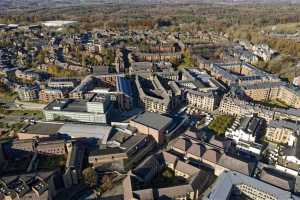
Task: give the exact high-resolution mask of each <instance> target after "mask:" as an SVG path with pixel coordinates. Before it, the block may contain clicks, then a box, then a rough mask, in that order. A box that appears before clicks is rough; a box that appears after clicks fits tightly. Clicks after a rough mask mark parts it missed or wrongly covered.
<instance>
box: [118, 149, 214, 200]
mask: <svg viewBox="0 0 300 200" xmlns="http://www.w3.org/2000/svg"><path fill="white" fill-rule="evenodd" d="M166 167H168V168H169V170H172V171H174V174H175V177H180V178H181V180H182V181H183V180H185V182H183V183H182V184H180V185H171V186H166V187H157V186H155V188H154V187H151V186H150V187H149V186H148V187H147V184H149V183H150V182H151V181H152V180H153V178H154V177H157V176H158V175H159V174H160V173H161V172H162V171H163V170H164V169H166ZM211 175H212V174H210V173H209V172H205V171H203V170H200V169H198V168H196V167H194V166H192V165H190V164H187V163H184V162H183V161H181V160H179V159H178V158H177V157H176V156H174V155H172V154H170V153H168V152H159V153H157V154H154V155H152V156H150V157H148V158H147V159H146V160H145V161H144V162H142V163H141V164H140V165H138V166H137V167H136V168H135V169H134V170H133V171H132V172H129V174H128V175H127V177H126V178H125V179H124V181H123V188H124V199H125V200H132V199H139V200H143V199H149V200H154V199H162V198H167V199H192V200H196V199H198V197H199V194H200V193H201V192H203V191H204V189H205V188H206V187H207V186H208V184H209V179H210V177H211ZM143 186H145V187H143Z"/></svg>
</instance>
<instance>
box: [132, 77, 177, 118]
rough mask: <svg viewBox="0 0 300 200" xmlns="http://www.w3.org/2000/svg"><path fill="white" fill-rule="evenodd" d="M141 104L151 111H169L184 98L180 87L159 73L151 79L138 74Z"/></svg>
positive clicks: (137, 81)
mask: <svg viewBox="0 0 300 200" xmlns="http://www.w3.org/2000/svg"><path fill="white" fill-rule="evenodd" d="M135 83H136V86H137V89H138V94H139V99H140V103H141V105H142V106H143V107H144V108H145V109H146V110H147V111H150V112H159V113H168V112H171V111H173V109H175V108H176V107H177V106H178V105H179V103H180V102H181V100H182V93H181V90H180V88H179V87H178V86H177V84H176V83H175V82H174V81H169V80H167V79H164V78H163V77H160V76H157V75H151V76H150V78H149V79H147V78H143V77H141V76H136V79H135Z"/></svg>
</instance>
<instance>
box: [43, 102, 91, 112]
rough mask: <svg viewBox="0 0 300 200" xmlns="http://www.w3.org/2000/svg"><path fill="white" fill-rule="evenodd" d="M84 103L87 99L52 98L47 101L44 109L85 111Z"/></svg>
mask: <svg viewBox="0 0 300 200" xmlns="http://www.w3.org/2000/svg"><path fill="white" fill-rule="evenodd" d="M86 103H87V101H85V100H78V99H65V100H54V101H52V102H51V103H49V104H48V105H47V106H46V107H45V108H44V109H45V110H51V111H67V112H86V111H87V106H86ZM57 108H60V109H57Z"/></svg>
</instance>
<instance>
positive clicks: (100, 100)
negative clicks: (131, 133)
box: [43, 94, 111, 124]
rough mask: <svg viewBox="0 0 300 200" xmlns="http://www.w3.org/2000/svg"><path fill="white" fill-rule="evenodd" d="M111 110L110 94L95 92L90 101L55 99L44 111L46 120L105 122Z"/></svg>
mask: <svg viewBox="0 0 300 200" xmlns="http://www.w3.org/2000/svg"><path fill="white" fill-rule="evenodd" d="M110 110H111V106H110V99H109V96H107V95H97V94H95V95H93V96H92V97H91V98H90V99H89V100H88V101H86V100H78V99H63V100H54V101H52V102H51V103H49V104H48V105H47V106H46V107H45V108H44V109H43V112H44V115H45V119H46V121H53V120H58V121H59V120H69V121H80V122H93V123H104V124H105V123H107V122H108V120H109V116H110Z"/></svg>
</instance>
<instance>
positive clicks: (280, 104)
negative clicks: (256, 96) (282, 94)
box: [264, 99, 289, 108]
mask: <svg viewBox="0 0 300 200" xmlns="http://www.w3.org/2000/svg"><path fill="white" fill-rule="evenodd" d="M264 105H265V106H269V107H272V108H274V107H278V108H289V106H288V105H287V104H286V103H285V102H283V101H280V100H279V99H275V100H270V101H267V102H264Z"/></svg>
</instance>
